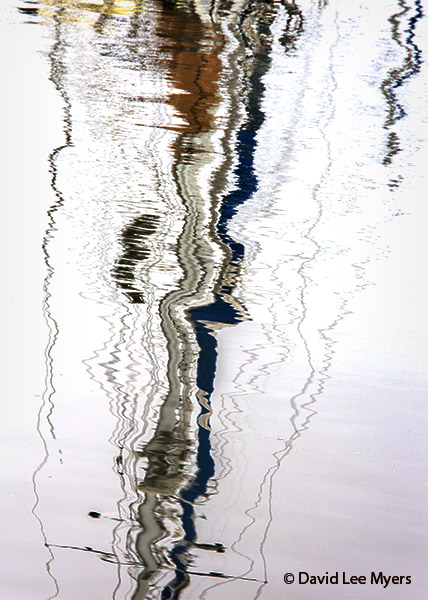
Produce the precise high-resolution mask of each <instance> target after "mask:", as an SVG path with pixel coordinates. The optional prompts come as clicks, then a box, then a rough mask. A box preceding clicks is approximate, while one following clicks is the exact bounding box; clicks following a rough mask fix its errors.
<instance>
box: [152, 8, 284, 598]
mask: <svg viewBox="0 0 428 600" xmlns="http://www.w3.org/2000/svg"><path fill="white" fill-rule="evenodd" d="M246 12H247V14H246V15H245V16H244V18H243V20H242V22H241V26H240V33H241V38H242V39H243V40H244V45H245V46H247V49H248V46H249V44H248V41H247V40H248V38H246V35H245V34H244V28H245V20H246V18H249V19H251V20H252V18H253V17H254V14H253V11H252V10H250V9H248V10H247V11H246ZM266 13H267V14H266ZM273 16H274V13H273V11H272V12H268V9H265V10H264V12H263V13H262V14H261V15H258V17H259V18H258V20H257V25H256V31H257V34H256V40H255V42H256V44H255V45H256V48H252V50H253V56H254V61H253V63H252V68H251V71H250V73H249V74H248V75H247V82H246V83H247V86H246V89H247V90H248V95H247V101H246V118H245V120H244V123H243V125H242V127H241V129H240V130H239V131H238V134H237V145H236V154H237V160H238V162H237V166H236V168H235V176H236V180H237V182H236V187H235V188H234V189H233V190H232V191H231V192H230V193H229V194H227V195H226V197H225V198H224V199H223V201H222V204H221V206H220V210H219V217H218V220H217V222H216V225H215V228H216V234H217V235H218V238H219V239H220V241H221V242H222V244H223V245H224V247H225V248H226V251H227V260H226V261H225V262H224V263H223V265H222V269H221V270H220V272H219V274H218V277H217V281H216V283H215V285H214V288H213V291H214V301H213V302H212V303H210V304H203V305H200V306H199V307H194V308H192V309H190V310H189V316H190V318H191V320H192V322H193V324H194V327H195V330H196V339H197V342H198V346H199V356H198V361H197V376H196V383H197V387H198V390H199V391H198V399H199V402H200V406H201V411H200V414H199V418H198V425H199V427H198V450H197V472H196V474H195V476H194V477H193V479H192V480H191V481H190V482H189V484H188V485H186V486H185V487H184V488H183V489H182V490H181V491H180V498H181V506H182V511H183V512H182V525H183V529H184V531H185V535H184V537H183V539H182V540H181V541H180V542H179V543H178V544H177V545H176V546H175V547H174V548H173V550H172V551H171V558H172V560H173V561H174V563H175V565H176V573H175V578H174V579H173V580H172V581H171V582H170V583H169V584H168V585H167V586H166V587H165V588H164V589H163V592H162V598H171V597H178V596H177V594H178V593H179V590H180V589H182V588H183V587H184V586H185V585H187V582H188V574H187V568H188V563H189V559H188V557H187V553H188V551H189V549H190V547H191V546H192V545H193V544H194V543H195V542H196V526H195V521H194V519H195V514H194V503H195V501H196V500H197V499H198V498H201V497H203V496H205V495H206V494H207V489H208V482H209V480H210V479H211V478H212V477H213V475H214V472H215V471H214V461H213V458H212V456H211V441H210V426H209V416H210V413H211V405H210V398H211V394H212V392H213V390H214V379H215V373H216V362H217V349H216V348H217V341H216V338H215V336H214V335H213V333H214V331H215V329H216V328H218V327H219V326H220V327H221V326H222V325H234V324H236V323H238V322H239V321H241V320H242V319H243V318H244V316H243V313H242V310H239V307H237V305H236V302H234V301H232V298H231V294H232V292H233V289H234V287H235V281H236V274H237V271H238V268H239V264H240V262H241V261H242V258H243V256H244V248H243V246H242V244H240V243H238V242H236V241H235V240H233V239H232V237H231V236H230V235H229V233H228V227H227V225H228V222H229V221H230V219H231V218H232V217H233V215H234V214H235V213H236V210H237V207H238V206H239V205H240V204H242V203H243V202H245V201H246V200H247V199H248V198H250V197H251V196H252V195H253V193H254V192H255V191H256V189H257V178H256V176H255V172H254V150H255V147H256V135H257V132H258V130H259V128H260V126H261V124H262V123H263V121H264V114H263V112H262V111H261V108H260V105H261V100H262V97H263V91H264V87H263V84H262V82H261V77H262V75H263V74H264V73H265V72H266V71H267V69H268V67H269V64H270V61H269V57H268V53H269V47H270V46H269V39H270V35H269V34H270V29H269V26H270V23H271V22H272V20H273ZM246 42H247V43H246Z"/></svg>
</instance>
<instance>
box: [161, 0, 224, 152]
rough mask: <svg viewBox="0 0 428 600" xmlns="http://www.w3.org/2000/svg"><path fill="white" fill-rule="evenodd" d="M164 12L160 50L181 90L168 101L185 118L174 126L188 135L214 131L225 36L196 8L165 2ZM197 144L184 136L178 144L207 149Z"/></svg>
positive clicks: (180, 147) (193, 148)
mask: <svg viewBox="0 0 428 600" xmlns="http://www.w3.org/2000/svg"><path fill="white" fill-rule="evenodd" d="M160 13H161V14H160V15H159V16H160V18H159V19H158V21H157V23H158V25H157V28H156V33H157V35H158V36H159V38H160V39H161V40H162V45H161V50H162V52H161V53H160V54H161V56H165V57H166V58H165V59H164V61H163V64H164V65H165V66H166V67H167V78H168V80H169V81H170V82H171V83H172V84H173V86H174V88H175V89H176V90H177V92H173V93H171V94H170V95H169V98H168V100H167V102H168V104H170V105H172V106H173V107H174V109H175V110H176V111H177V115H178V116H179V117H180V118H182V120H183V124H182V125H180V126H178V127H174V129H175V130H176V131H177V132H179V133H181V134H183V135H184V136H187V135H191V136H193V135H196V134H201V133H204V132H207V131H210V130H211V129H213V127H214V126H215V125H214V119H215V117H214V108H215V106H216V105H218V103H219V101H220V95H219V84H218V82H219V78H220V75H221V72H222V63H221V61H220V58H219V52H220V51H221V49H222V46H223V36H222V34H221V32H220V31H219V30H218V29H217V28H216V26H215V25H214V24H211V23H209V24H208V23H206V22H203V21H202V20H201V18H200V17H199V16H198V15H197V14H196V13H195V12H190V11H188V10H186V9H184V8H176V7H175V6H174V5H173V4H166V3H162V4H161V5H160ZM179 90H180V91H179ZM200 141H201V140H200ZM189 142H190V140H189ZM192 142H193V144H194V143H195V142H196V140H195V139H193V140H192ZM193 144H190V143H189V144H186V143H184V144H183V137H182V136H181V137H180V138H179V139H178V140H177V142H176V143H175V144H174V148H175V150H176V151H179V149H181V150H184V151H190V152H191V151H198V150H199V151H201V150H203V148H202V146H200V147H199V148H198V150H197V149H196V148H195V147H194V145H193Z"/></svg>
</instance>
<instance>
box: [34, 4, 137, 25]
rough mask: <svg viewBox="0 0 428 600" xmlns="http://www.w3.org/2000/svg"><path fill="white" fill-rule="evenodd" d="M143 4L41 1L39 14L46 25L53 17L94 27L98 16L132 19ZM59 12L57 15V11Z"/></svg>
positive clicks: (65, 21)
mask: <svg viewBox="0 0 428 600" xmlns="http://www.w3.org/2000/svg"><path fill="white" fill-rule="evenodd" d="M144 3H145V2H141V0H105V1H104V2H81V1H79V0H41V2H40V4H41V7H40V9H39V14H40V16H41V17H42V21H43V20H44V23H45V24H47V23H49V22H50V21H51V19H52V18H53V17H56V18H60V19H61V21H62V22H64V23H78V24H80V25H94V23H95V22H96V21H97V19H99V17H100V16H103V15H104V16H105V17H110V16H120V17H132V16H133V15H135V13H136V12H138V13H141V12H142V7H143V4H144ZM59 9H60V10H61V12H60V13H59V12H58V10H59Z"/></svg>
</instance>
